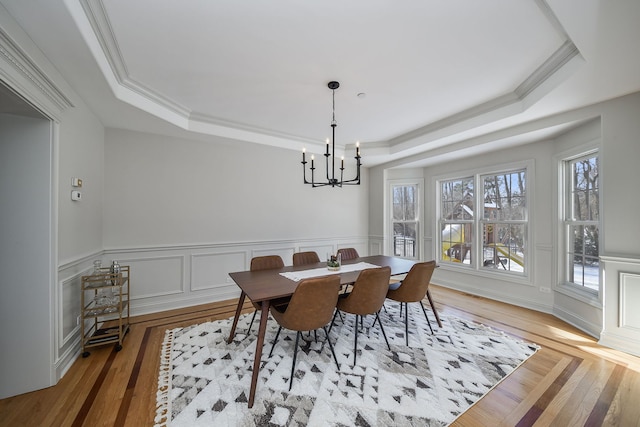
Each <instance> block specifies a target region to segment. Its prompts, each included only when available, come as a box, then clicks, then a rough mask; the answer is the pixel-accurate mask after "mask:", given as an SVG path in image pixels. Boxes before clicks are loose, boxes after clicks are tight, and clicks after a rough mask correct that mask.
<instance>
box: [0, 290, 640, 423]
mask: <svg viewBox="0 0 640 427" xmlns="http://www.w3.org/2000/svg"><path fill="white" fill-rule="evenodd" d="M431 292H432V295H433V298H434V300H435V302H436V305H437V307H438V310H439V312H440V313H442V314H448V315H455V316H458V317H461V318H465V319H469V320H474V321H477V322H480V323H484V324H486V325H489V326H492V327H494V328H496V329H500V330H503V331H505V332H506V333H508V334H511V335H513V336H516V337H519V338H521V339H523V340H526V341H529V342H534V343H537V344H538V345H540V346H541V347H542V348H541V350H540V351H538V352H537V353H536V354H535V355H534V356H533V357H531V358H530V359H529V360H527V361H526V362H525V363H524V364H523V365H522V366H521V367H520V368H518V369H517V370H516V371H515V372H513V373H512V374H511V375H510V376H509V377H507V378H506V379H505V380H504V381H503V382H502V383H500V384H499V385H498V386H497V387H496V388H494V389H493V390H492V391H491V392H489V394H488V395H487V396H485V397H484V398H483V399H481V400H480V401H479V402H478V403H477V404H476V405H474V406H473V407H472V408H470V409H469V410H468V411H467V412H465V413H464V414H463V415H462V416H461V417H460V418H458V420H456V422H455V423H454V424H453V425H454V426H500V425H504V426H532V425H537V426H583V425H584V426H600V425H606V426H624V427H627V426H640V358H638V357H634V356H630V355H627V354H625V353H621V352H618V351H615V350H611V349H607V348H605V347H601V346H599V345H598V344H597V343H596V342H595V340H594V339H593V338H592V337H590V336H588V335H586V334H584V333H582V332H581V331H579V330H577V329H575V328H574V327H572V326H570V325H567V324H566V323H564V322H562V321H560V320H558V319H556V318H555V317H553V316H550V315H547V314H542V313H538V312H535V311H531V310H527V309H523V308H519V307H514V306H511V305H508V304H503V303H499V302H496V301H492V300H488V299H484V298H480V297H476V296H472V295H468V294H463V293H460V292H457V291H452V290H449V289H445V288H442V287H438V286H433V287H432V288H431ZM235 304H236V301H224V302H218V303H214V304H208V305H203V306H198V307H191V308H189V309H183V310H176V311H171V312H164V313H159V314H154V315H148V316H139V317H135V318H133V319H132V327H131V331H130V332H129V334H128V335H127V338H126V340H125V343H124V348H123V349H122V351H120V352H115V351H114V350H113V346H104V347H100V348H95V349H92V352H91V355H90V356H89V357H88V358H85V359H83V358H79V359H78V360H77V361H76V362H75V363H74V365H73V366H72V367H71V369H70V370H69V372H67V374H66V375H65V376H64V378H62V380H60V382H59V383H58V384H57V385H56V386H54V387H50V388H48V389H44V390H40V391H36V392H32V393H27V394H23V395H19V396H15V397H11V398H8V399H3V400H0V425H1V426H11V427H15V426H92V427H93V426H113V425H115V426H136V427H138V426H152V425H153V419H154V416H155V403H156V384H157V383H156V382H157V375H158V372H157V371H158V364H159V360H160V346H161V344H162V341H163V338H164V331H165V330H166V329H171V328H175V327H180V326H186V325H189V324H194V323H201V322H205V321H209V320H215V319H222V318H227V317H230V316H232V315H233V313H234V310H235ZM427 306H428V304H427ZM245 307H246V312H250V311H251V310H252V307H251V306H250V304H249V303H247V304H246V305H245Z"/></svg>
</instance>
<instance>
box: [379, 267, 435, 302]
mask: <svg viewBox="0 0 640 427" xmlns="http://www.w3.org/2000/svg"><path fill="white" fill-rule="evenodd" d="M435 268H436V262H435V261H428V262H419V263H417V264H414V265H413V267H411V270H409V273H407V277H405V279H404V280H403V281H402V285H400V287H399V288H398V289H395V290H389V292H388V293H387V298H390V299H392V300H394V301H400V302H417V301H422V299H423V298H424V297H425V295H426V294H427V291H428V290H429V282H430V281H431V276H432V275H433V270H435Z"/></svg>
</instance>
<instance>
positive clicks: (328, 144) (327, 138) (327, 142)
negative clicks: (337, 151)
mask: <svg viewBox="0 0 640 427" xmlns="http://www.w3.org/2000/svg"><path fill="white" fill-rule="evenodd" d="M327 154H329V138H327Z"/></svg>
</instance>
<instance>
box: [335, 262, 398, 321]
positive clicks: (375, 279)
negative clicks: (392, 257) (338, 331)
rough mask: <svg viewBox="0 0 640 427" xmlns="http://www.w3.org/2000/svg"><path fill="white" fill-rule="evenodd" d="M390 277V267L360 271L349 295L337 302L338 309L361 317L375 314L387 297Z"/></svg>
mask: <svg viewBox="0 0 640 427" xmlns="http://www.w3.org/2000/svg"><path fill="white" fill-rule="evenodd" d="M390 276H391V267H378V268H368V269H366V270H362V271H361V272H360V274H359V275H358V278H357V279H356V281H355V283H354V284H353V290H352V291H351V293H350V294H349V295H348V296H347V297H346V298H344V299H342V300H340V301H339V302H338V308H339V309H340V310H342V311H346V312H347V313H352V314H358V315H361V316H364V315H367V314H373V313H377V312H378V311H379V310H380V308H382V304H384V300H385V298H386V297H387V291H388V290H389V278H390Z"/></svg>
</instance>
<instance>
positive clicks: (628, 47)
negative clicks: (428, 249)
mask: <svg viewBox="0 0 640 427" xmlns="http://www.w3.org/2000/svg"><path fill="white" fill-rule="evenodd" d="M0 4H2V5H3V6H4V7H5V8H6V10H7V11H8V12H9V13H10V14H11V15H12V16H13V17H14V19H15V20H16V21H17V22H18V23H19V24H20V25H21V26H22V27H23V29H24V30H25V31H26V32H27V33H28V34H29V36H30V37H31V38H32V39H33V40H34V42H35V43H36V44H37V45H38V46H39V47H40V49H41V50H42V51H43V53H44V54H45V55H46V56H47V57H48V59H49V60H50V61H51V62H52V63H53V64H54V65H55V67H56V68H57V70H58V71H59V72H60V73H61V74H62V76H64V78H65V80H66V81H67V82H68V83H69V84H70V85H71V86H72V87H73V88H74V89H75V90H76V92H77V93H78V94H79V95H80V96H81V97H82V98H83V100H84V102H85V103H86V104H87V105H88V106H89V107H90V108H91V109H92V110H93V111H94V112H95V113H96V114H97V115H98V116H99V117H100V119H101V120H102V121H103V123H104V124H105V126H108V127H120V128H127V129H136V130H143V131H151V132H164V133H175V132H178V130H180V133H183V131H189V132H194V133H196V134H199V135H208V134H211V135H219V136H222V137H225V138H230V139H235V140H244V141H251V142H256V143H261V144H268V145H273V146H279V147H285V148H291V149H301V148H302V147H306V148H307V150H308V151H318V150H321V149H322V147H323V145H324V139H325V138H326V137H329V136H330V135H331V128H330V122H331V91H330V90H329V89H328V88H327V83H328V82H329V81H331V80H338V81H339V82H340V84H341V87H340V88H339V89H338V90H337V91H336V95H335V98H336V120H337V123H338V127H337V129H336V142H337V144H338V145H340V146H345V148H348V149H350V148H352V145H353V143H354V142H355V141H356V140H359V141H361V147H362V155H363V161H364V164H365V165H366V166H371V165H374V164H380V163H386V162H394V163H393V164H397V165H401V164H402V163H404V162H405V161H404V160H402V159H406V158H408V156H413V157H412V160H411V162H410V163H407V164H411V165H413V166H419V165H427V164H430V163H433V162H435V161H440V160H442V159H445V158H446V159H451V158H455V157H456V156H463V155H469V154H471V153H475V152H477V148H481V149H492V147H493V149H495V146H497V145H499V146H500V147H504V146H508V145H509V144H521V143H524V142H528V141H531V140H535V139H539V138H541V137H548V136H550V135H554V134H557V133H558V132H562V131H565V130H566V129H567V127H570V126H573V125H575V123H567V124H566V125H565V124H559V123H557V122H556V121H554V122H553V123H551V124H549V123H545V121H544V120H541V119H544V118H545V117H549V116H551V115H553V114H557V113H561V112H564V111H568V110H572V109H576V108H579V107H582V106H586V105H590V104H593V103H596V102H599V101H602V100H606V99H610V98H613V97H617V96H620V95H624V94H628V93H632V92H636V91H639V90H640V55H639V54H638V53H637V45H638V43H639V42H640V25H638V22H640V1H638V0H616V1H605V0H603V1H597V0H546V1H545V0H508V1H507V0H482V1H478V0H457V1H455V0H453V1H442V0H406V1H401V2H400V1H391V0H349V1H344V0H324V1H319V0H316V1H313V0H308V1H300V0H272V1H261V0H243V1H221V0H182V1H175V0H173V1H172V0H135V1H132V0H30V1H24V0H0ZM0 11H1V9H0ZM358 94H364V95H361V96H358ZM532 122H536V123H539V125H537V128H534V129H532V126H531V125H527V124H530V123H532ZM525 128H526V131H525V130H523V129H525ZM489 135H499V138H498V137H496V140H495V143H494V144H491V143H487V141H488V139H490V138H488V136H489ZM200 137H201V136H200ZM474 141H478V143H477V144H475V143H474ZM481 141H482V143H481ZM489 142H492V141H489ZM474 147H475V148H476V149H474ZM483 147H484V148H483ZM416 160H417V161H416ZM390 164H391V163H390Z"/></svg>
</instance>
